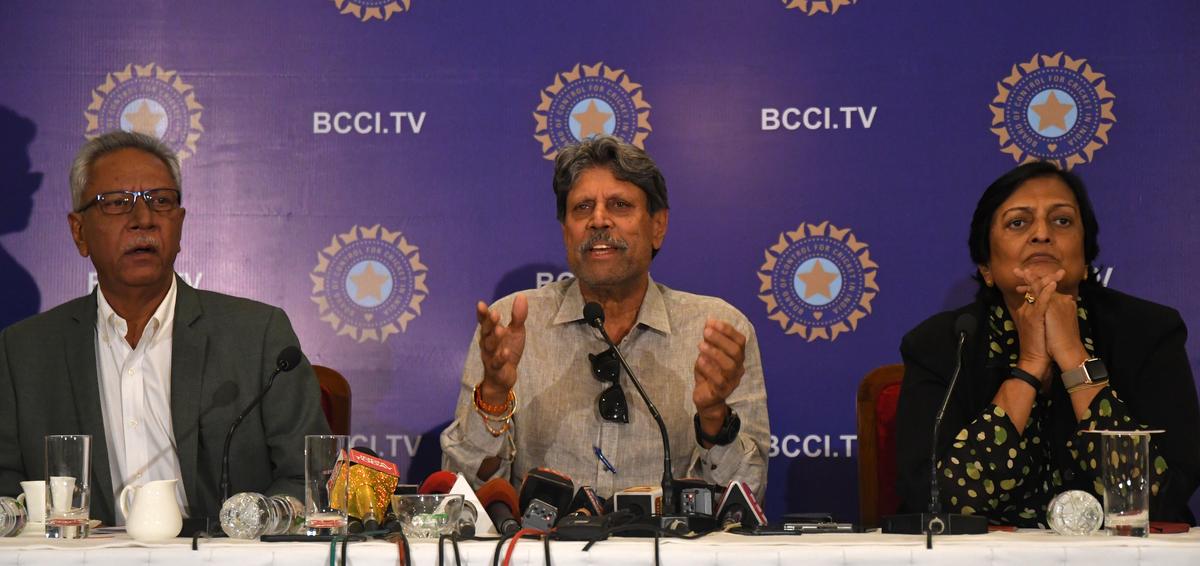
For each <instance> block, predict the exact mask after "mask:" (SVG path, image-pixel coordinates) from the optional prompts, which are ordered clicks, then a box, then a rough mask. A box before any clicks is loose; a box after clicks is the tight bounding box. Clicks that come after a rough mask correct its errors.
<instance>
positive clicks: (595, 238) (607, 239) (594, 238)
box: [579, 232, 629, 253]
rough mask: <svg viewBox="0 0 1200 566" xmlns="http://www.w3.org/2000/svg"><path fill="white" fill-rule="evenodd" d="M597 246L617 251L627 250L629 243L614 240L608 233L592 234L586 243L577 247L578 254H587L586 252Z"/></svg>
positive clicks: (618, 239) (617, 239)
mask: <svg viewBox="0 0 1200 566" xmlns="http://www.w3.org/2000/svg"><path fill="white" fill-rule="evenodd" d="M599 244H603V245H606V246H608V247H611V248H614V249H618V250H627V249H629V243H628V242H626V241H625V240H622V239H620V238H614V237H613V235H612V234H610V233H608V232H594V233H593V234H592V235H591V237H589V238H588V239H587V241H585V242H584V243H582V244H580V245H579V253H587V251H588V250H590V249H592V248H594V247H596V246H597V245H599Z"/></svg>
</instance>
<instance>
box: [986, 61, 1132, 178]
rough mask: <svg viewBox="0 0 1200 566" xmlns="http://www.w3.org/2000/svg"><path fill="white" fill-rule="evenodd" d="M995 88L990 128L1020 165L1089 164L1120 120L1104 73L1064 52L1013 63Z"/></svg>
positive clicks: (1063, 165) (1004, 150)
mask: <svg viewBox="0 0 1200 566" xmlns="http://www.w3.org/2000/svg"><path fill="white" fill-rule="evenodd" d="M996 90H997V91H998V93H997V94H996V98H994V99H992V104H991V110H992V132H993V133H995V134H996V135H997V136H999V138H1000V151H1003V152H1004V153H1007V154H1009V155H1012V156H1013V159H1014V160H1016V161H1017V162H1019V163H1024V162H1027V161H1035V160H1046V161H1054V162H1056V163H1058V166H1059V167H1061V168H1063V169H1070V168H1072V167H1074V166H1076V165H1078V164H1080V163H1088V162H1091V160H1092V154H1094V153H1095V152H1096V150H1097V149H1100V148H1102V147H1104V146H1105V145H1107V144H1108V131H1109V130H1110V129H1112V126H1113V124H1114V123H1116V121H1117V117H1116V116H1114V115H1113V112H1112V107H1113V101H1114V100H1116V97H1115V96H1113V93H1111V92H1109V91H1108V86H1107V85H1106V84H1105V81H1104V75H1102V74H1100V73H1097V72H1096V71H1094V70H1092V66H1091V65H1088V64H1087V61H1086V60H1084V59H1072V58H1071V57H1070V56H1068V55H1063V54H1062V52H1061V51H1060V52H1059V53H1058V54H1056V55H1054V56H1047V55H1040V54H1035V55H1034V56H1033V58H1032V59H1030V60H1029V62H1027V63H1020V64H1017V65H1013V68H1012V73H1010V74H1009V75H1008V76H1007V77H1005V78H1004V79H1003V80H1001V81H1000V82H999V83H996Z"/></svg>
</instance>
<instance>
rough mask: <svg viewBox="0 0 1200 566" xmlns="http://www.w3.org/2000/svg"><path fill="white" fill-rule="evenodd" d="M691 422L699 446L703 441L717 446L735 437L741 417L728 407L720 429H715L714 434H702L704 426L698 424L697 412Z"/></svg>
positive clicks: (739, 426)
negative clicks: (715, 432)
mask: <svg viewBox="0 0 1200 566" xmlns="http://www.w3.org/2000/svg"><path fill="white" fill-rule="evenodd" d="M692 424H693V425H694V426H695V428H696V442H697V443H699V444H700V446H701V447H703V446H704V444H703V443H705V442H707V443H709V444H715V445H717V446H726V445H729V444H731V443H732V442H733V441H734V440H736V439H737V435H738V433H739V432H741V429H742V419H741V418H740V417H738V415H737V413H735V412H734V411H733V408H732V407H731V408H730V409H729V412H728V413H725V420H724V421H722V422H721V430H719V431H717V434H716V435H715V436H709V435H707V434H704V427H702V426H700V414H699V413H697V414H695V415H693V416H692Z"/></svg>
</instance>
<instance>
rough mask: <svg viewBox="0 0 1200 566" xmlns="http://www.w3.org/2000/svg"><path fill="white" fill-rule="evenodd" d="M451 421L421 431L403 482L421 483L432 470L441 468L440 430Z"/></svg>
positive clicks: (444, 428)
mask: <svg viewBox="0 0 1200 566" xmlns="http://www.w3.org/2000/svg"><path fill="white" fill-rule="evenodd" d="M451 422H453V421H446V422H444V423H441V424H439V425H437V426H434V427H433V428H432V429H429V430H427V431H425V432H422V433H421V444H419V445H418V446H417V451H416V453H414V454H413V456H412V460H410V461H409V464H408V474H407V477H405V478H403V479H404V482H405V483H417V484H419V483H421V482H422V481H424V480H425V478H427V477H429V476H430V475H432V474H433V473H434V472H436V471H438V470H440V469H442V431H443V430H446V427H448V426H450V423H451Z"/></svg>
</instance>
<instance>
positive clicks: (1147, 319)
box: [896, 283, 1200, 523]
mask: <svg viewBox="0 0 1200 566" xmlns="http://www.w3.org/2000/svg"><path fill="white" fill-rule="evenodd" d="M1080 294H1081V296H1082V298H1083V301H1084V305H1085V306H1086V307H1087V309H1088V315H1089V322H1090V323H1091V327H1092V334H1093V339H1094V340H1095V345H1096V354H1097V356H1098V357H1100V358H1101V359H1102V360H1104V364H1105V366H1107V368H1108V372H1109V375H1110V379H1109V386H1110V387H1112V388H1113V390H1114V391H1115V392H1116V393H1117V395H1118V396H1119V397H1120V398H1121V400H1122V401H1124V402H1125V404H1126V405H1127V406H1128V407H1129V410H1130V412H1131V413H1132V414H1133V416H1134V417H1135V420H1136V421H1137V422H1138V423H1140V424H1143V425H1147V426H1149V427H1150V428H1154V429H1159V428H1161V429H1165V430H1166V433H1164V434H1160V435H1155V437H1154V442H1155V444H1156V445H1157V446H1158V448H1159V451H1160V453H1161V455H1162V456H1163V457H1164V458H1165V459H1166V460H1167V465H1168V473H1167V479H1166V482H1165V485H1164V487H1163V488H1162V490H1161V491H1160V494H1159V496H1158V497H1157V498H1156V499H1155V500H1154V503H1155V505H1156V506H1155V505H1152V507H1151V509H1150V516H1151V518H1152V519H1154V520H1164V521H1182V522H1188V523H1194V522H1195V518H1194V517H1193V516H1192V513H1191V511H1190V510H1189V509H1188V499H1189V498H1190V497H1191V495H1192V493H1193V492H1194V491H1195V490H1196V487H1197V485H1200V412H1198V409H1197V401H1196V384H1195V381H1194V380H1193V378H1192V370H1191V366H1190V364H1189V363H1188V357H1187V352H1186V351H1185V350H1184V344H1185V343H1186V341H1187V328H1186V327H1185V326H1184V324H1183V319H1181V318H1180V316H1179V313H1178V312H1177V311H1176V310H1174V309H1172V308H1169V307H1165V306H1163V305H1159V304H1155V303H1151V302H1149V301H1144V300H1142V299H1138V298H1135V297H1131V296H1129V295H1126V294H1124V293H1120V292H1118V291H1114V290H1111V289H1106V288H1104V287H1101V286H1099V285H1096V284H1092V283H1089V284H1085V285H1084V286H1083V287H1082V288H1081V289H1080ZM964 312H969V313H972V314H974V315H975V317H976V321H977V325H976V329H975V332H974V334H973V336H971V337H970V338H969V339H968V341H967V343H966V344H965V346H964V353H963V368H962V373H961V374H960V375H959V378H958V383H957V385H956V386H955V390H954V394H953V396H952V397H951V399H950V403H949V405H948V406H947V408H946V416H945V419H944V420H943V422H942V429H941V431H940V433H939V435H938V454H939V455H941V454H943V453H945V451H946V449H947V448H948V447H949V445H950V444H951V442H952V440H953V438H954V435H956V434H958V431H960V430H962V428H963V427H965V426H966V425H967V424H969V423H970V422H971V421H972V420H974V419H975V418H976V417H977V416H979V414H980V413H981V412H982V411H983V409H984V407H986V406H988V405H989V404H990V403H991V402H992V398H993V397H994V396H995V394H996V391H997V390H998V389H999V388H1000V384H1001V382H1003V381H1004V380H1005V379H1006V378H1007V376H1008V374H1009V368H1008V365H1007V363H1000V362H999V361H996V362H989V360H988V356H987V342H988V327H987V319H988V316H987V313H986V312H985V307H984V304H983V303H982V302H980V301H976V302H974V303H972V304H969V305H966V306H964V307H961V308H958V309H956V310H952V311H947V312H943V313H940V314H937V315H934V316H933V317H931V318H929V319H927V320H926V321H924V322H922V323H921V324H920V325H918V326H917V327H916V328H914V329H913V330H912V331H910V332H909V333H908V334H906V335H905V336H904V339H903V340H902V341H901V343H900V354H901V356H902V357H903V358H904V382H903V385H902V386H901V390H900V405H899V407H898V409H897V415H896V421H897V431H896V468H897V471H896V475H897V477H896V493H897V495H898V496H899V498H900V501H901V503H900V507H901V511H902V512H919V511H924V510H926V508H927V506H928V504H929V469H930V463H929V453H930V446H929V442H930V435H931V433H932V431H933V420H934V416H935V415H936V413H937V410H938V407H939V406H940V405H941V402H942V397H943V396H944V395H945V392H946V387H947V385H948V384H949V381H950V374H951V373H952V372H953V370H954V345H955V344H956V342H957V336H955V333H954V322H955V320H956V319H957V317H958V316H959V315H960V314H962V313H964ZM1051 395H1053V396H1054V403H1055V406H1056V407H1070V406H1071V404H1070V398H1069V396H1068V394H1067V392H1066V389H1065V388H1064V387H1063V386H1062V382H1061V381H1058V380H1055V381H1054V383H1053V389H1052V391H1051ZM1053 418H1054V421H1053V425H1052V427H1051V430H1052V431H1054V433H1053V434H1054V437H1053V438H1052V439H1048V440H1050V441H1051V442H1053V445H1052V446H1054V447H1058V448H1059V450H1060V454H1056V456H1057V457H1056V458H1055V459H1056V461H1057V462H1056V463H1057V464H1059V469H1060V472H1061V473H1062V474H1063V477H1064V479H1065V480H1066V481H1065V482H1064V483H1065V484H1066V485H1065V487H1066V488H1069V489H1083V490H1088V491H1091V488H1090V485H1091V483H1092V482H1091V479H1090V478H1087V477H1085V474H1082V473H1079V471H1078V470H1077V469H1074V467H1073V466H1069V465H1068V464H1069V462H1070V457H1069V455H1067V456H1065V457H1064V456H1063V454H1065V447H1064V446H1065V444H1066V441H1067V440H1068V437H1069V436H1070V435H1071V434H1073V433H1074V431H1075V430H1076V429H1077V428H1078V426H1077V422H1076V420H1075V415H1074V413H1073V412H1072V411H1070V410H1066V411H1063V410H1058V411H1055V414H1054V416H1053ZM1064 468H1066V469H1064ZM942 504H943V506H946V505H948V504H949V503H948V502H946V501H943V502H942Z"/></svg>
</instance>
